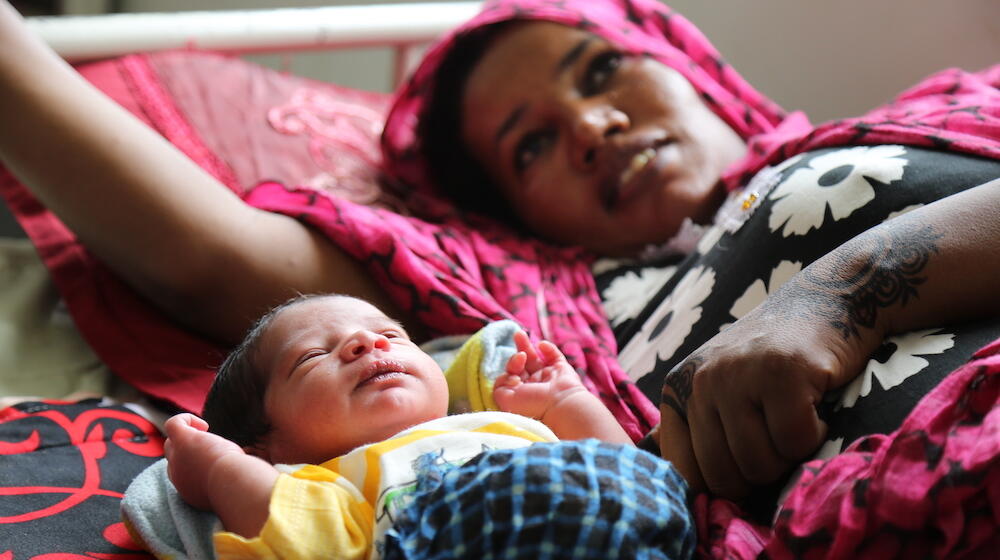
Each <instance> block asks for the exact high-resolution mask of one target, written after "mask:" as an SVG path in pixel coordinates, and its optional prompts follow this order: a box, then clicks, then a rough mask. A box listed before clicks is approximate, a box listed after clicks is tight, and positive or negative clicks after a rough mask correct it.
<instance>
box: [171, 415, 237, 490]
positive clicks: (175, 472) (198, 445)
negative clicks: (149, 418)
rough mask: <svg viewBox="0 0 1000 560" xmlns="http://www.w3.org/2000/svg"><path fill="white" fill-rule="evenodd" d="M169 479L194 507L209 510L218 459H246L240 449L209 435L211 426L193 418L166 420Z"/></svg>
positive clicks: (178, 417) (229, 442)
mask: <svg viewBox="0 0 1000 560" xmlns="http://www.w3.org/2000/svg"><path fill="white" fill-rule="evenodd" d="M166 429H167V441H166V443H165V444H164V454H165V455H166V457H167V475H168V476H169V477H170V481H171V482H173V483H174V486H175V487H176V488H177V491H178V492H179V493H180V495H181V497H182V498H184V500H185V501H186V502H188V503H189V504H191V505H192V506H194V507H196V508H199V509H204V510H210V509H212V508H211V503H210V500H209V489H208V480H209V472H210V471H211V470H212V467H213V466H214V465H215V464H216V463H217V462H218V461H219V459H221V458H223V457H226V456H228V455H234V454H238V455H245V454H246V453H245V452H244V451H243V449H241V448H240V446H239V445H236V444H235V443H233V442H231V441H229V440H228V439H225V438H223V437H221V436H218V435H216V434H213V433H209V432H208V423H207V422H205V421H204V420H202V419H201V418H198V417H197V416H195V415H193V414H178V415H177V416H174V417H172V418H170V419H169V420H167V423H166Z"/></svg>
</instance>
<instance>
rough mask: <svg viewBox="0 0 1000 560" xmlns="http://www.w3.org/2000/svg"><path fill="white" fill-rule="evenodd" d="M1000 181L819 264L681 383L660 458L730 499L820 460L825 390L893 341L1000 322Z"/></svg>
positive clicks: (694, 364) (674, 388) (695, 359)
mask: <svg viewBox="0 0 1000 560" xmlns="http://www.w3.org/2000/svg"><path fill="white" fill-rule="evenodd" d="M998 213H1000V180H996V181H992V182H990V183H986V184H983V185H980V186H978V187H974V188H971V189H968V190H967V191H964V192H961V193H958V194H955V195H952V196H949V197H946V198H943V199H941V200H938V201H937V202H934V203H933V204H928V205H927V206H925V207H923V208H920V209H918V210H914V211H912V212H910V213H907V214H904V215H902V216H899V217H896V218H893V219H891V220H888V221H886V222H884V223H882V224H880V225H879V226H876V227H874V228H872V229H870V230H868V231H866V232H864V233H862V234H860V235H858V236H857V237H855V238H853V239H851V240H850V241H848V242H846V243H844V244H843V245H841V246H840V247H838V248H837V249H835V250H833V251H831V252H830V253H828V254H827V255H825V256H823V257H822V258H820V259H818V260H817V261H816V262H814V263H812V264H811V265H809V266H808V267H806V268H805V269H804V270H803V271H802V272H800V273H799V274H797V275H796V276H794V277H793V278H792V279H791V280H789V281H788V282H787V283H786V284H785V285H783V286H782V287H781V288H780V289H778V290H777V291H776V292H775V293H774V294H772V295H771V296H770V297H768V299H767V300H765V301H764V303H763V304H761V306H759V307H758V308H757V309H755V310H753V311H752V312H750V313H748V314H747V315H745V316H744V317H743V318H741V319H740V320H739V321H737V322H736V323H734V324H733V325H732V326H730V327H729V328H727V329H725V330H724V331H722V332H720V333H719V334H718V335H716V336H715V337H713V338H712V339H710V340H709V341H708V342H706V343H705V344H704V345H702V346H701V347H700V348H698V349H697V350H695V351H694V352H693V353H692V354H691V355H690V356H689V357H688V358H687V359H686V360H685V361H684V362H683V363H681V365H680V366H678V368H677V369H676V370H674V371H672V372H670V373H669V374H668V375H667V378H666V382H665V386H664V389H663V400H662V404H661V405H660V410H661V413H662V418H661V421H660V430H659V432H660V433H659V437H660V449H661V453H662V455H663V457H664V458H666V459H668V460H671V461H673V462H674V463H675V465H676V466H677V468H678V470H679V471H680V472H681V474H683V475H684V477H685V478H687V480H688V482H689V483H690V485H691V487H692V488H693V489H694V490H705V489H708V490H710V491H712V492H714V493H716V494H718V495H721V496H724V497H729V498H740V497H742V496H745V495H746V494H747V492H748V491H749V489H750V488H751V486H753V485H757V484H764V483H767V482H771V481H773V480H775V479H777V478H778V477H779V476H781V475H782V474H783V473H785V472H786V471H787V470H788V469H789V468H791V467H792V466H794V465H795V464H797V463H799V462H800V461H801V460H802V459H803V458H805V457H806V456H807V455H809V454H810V453H812V452H813V451H814V450H815V449H816V447H817V446H818V445H819V444H820V443H821V442H822V441H823V439H824V436H825V432H826V426H824V424H823V422H822V421H821V420H820V419H819V418H818V416H817V414H816V404H817V403H818V402H819V401H820V399H821V397H822V395H823V393H824V392H825V391H828V390H830V389H834V388H836V387H839V386H841V385H843V384H845V383H847V382H848V381H850V380H852V379H854V377H856V376H857V375H858V374H860V372H861V369H862V367H863V366H864V364H865V362H866V361H867V359H868V357H869V356H870V355H871V353H872V352H874V351H875V349H876V348H878V346H879V345H880V344H881V343H882V341H883V339H884V337H885V336H886V335H889V334H895V333H900V332H907V331H910V330H913V329H917V328H927V327H930V326H936V325H943V324H947V323H949V322H952V321H956V320H968V319H973V318H977V317H988V316H991V315H992V316H996V314H997V313H1000V300H998V298H997V297H996V278H997V277H998V276H1000V252H998V251H997V250H996V247H997V244H998V243H1000V220H997V215H998Z"/></svg>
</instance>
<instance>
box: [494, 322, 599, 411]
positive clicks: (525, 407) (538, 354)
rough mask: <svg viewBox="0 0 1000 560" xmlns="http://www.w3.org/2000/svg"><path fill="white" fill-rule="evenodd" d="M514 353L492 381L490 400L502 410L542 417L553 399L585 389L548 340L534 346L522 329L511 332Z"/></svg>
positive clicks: (551, 404) (571, 368) (553, 401)
mask: <svg viewBox="0 0 1000 560" xmlns="http://www.w3.org/2000/svg"><path fill="white" fill-rule="evenodd" d="M514 343H515V344H516V345H517V350H518V351H517V353H515V354H514V355H513V356H511V357H510V360H508V362H507V371H506V373H504V374H502V375H501V376H500V377H498V378H497V379H496V381H495V382H494V383H493V400H495V401H496V403H497V406H499V407H500V410H502V411H504V412H512V413H514V414H520V415H522V416H529V417H531V418H536V419H539V420H542V419H543V418H544V417H545V413H546V412H547V411H548V410H549V409H550V408H552V407H553V406H554V405H555V404H556V403H558V402H560V401H562V400H563V399H565V398H566V397H568V396H569V395H572V394H575V393H577V392H580V391H583V392H586V391H587V389H586V388H585V387H584V386H583V383H582V382H581V381H580V376H579V374H577V373H576V370H574V369H573V366H571V365H569V362H567V361H566V357H565V356H563V354H562V352H560V351H559V349H558V348H556V346H555V345H554V344H552V343H551V342H549V341H547V340H543V341H542V342H540V343H539V344H538V349H537V350H536V349H535V346H534V345H533V344H532V343H531V341H530V340H529V339H528V335H526V334H525V333H524V332H523V331H518V332H517V333H515V334H514Z"/></svg>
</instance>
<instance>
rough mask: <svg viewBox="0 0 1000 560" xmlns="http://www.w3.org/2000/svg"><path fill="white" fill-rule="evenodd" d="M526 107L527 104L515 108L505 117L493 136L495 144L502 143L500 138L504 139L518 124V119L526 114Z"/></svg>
mask: <svg viewBox="0 0 1000 560" xmlns="http://www.w3.org/2000/svg"><path fill="white" fill-rule="evenodd" d="M526 108H527V105H521V106H520V107H518V108H517V109H514V110H513V111H512V112H511V114H510V115H509V116H508V117H507V118H506V119H504V121H503V124H501V125H500V128H498V129H497V133H496V135H494V136H493V144H494V146H499V145H500V140H502V139H503V137H504V135H505V134H507V133H508V132H510V131H511V129H512V128H514V125H515V124H517V121H518V120H519V119H520V118H521V115H522V114H524V110H525V109H526Z"/></svg>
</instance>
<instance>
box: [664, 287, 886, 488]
mask: <svg viewBox="0 0 1000 560" xmlns="http://www.w3.org/2000/svg"><path fill="white" fill-rule="evenodd" d="M770 303H771V305H770V306H762V307H760V308H758V309H757V310H755V311H754V312H751V313H750V314H748V315H747V316H745V317H744V318H743V319H741V320H740V321H737V322H736V323H735V324H733V325H732V326H730V327H729V328H727V329H725V330H724V331H722V332H721V333H719V334H718V335H717V336H715V337H714V338H712V339H711V340H709V341H708V342H707V343H705V344H704V345H703V346H702V347H701V348H699V349H698V350H696V351H695V352H694V353H693V354H692V355H691V356H689V357H688V358H687V359H686V360H685V361H684V362H682V363H681V365H680V366H679V367H678V368H677V369H675V370H674V371H672V372H671V373H670V374H668V376H667V379H666V383H665V385H664V389H663V400H662V404H661V406H660V410H661V414H662V418H661V422H660V448H661V452H662V455H663V457H664V458H666V459H668V460H670V461H673V462H674V464H675V466H676V467H677V468H678V470H679V471H680V472H681V474H682V475H684V477H685V478H686V479H687V480H688V482H689V484H690V485H691V487H692V488H693V489H695V490H701V489H705V488H706V487H707V489H708V490H710V491H711V492H713V493H715V494H717V495H720V496H724V497H728V498H733V499H738V498H741V497H743V496H745V495H746V494H747V493H748V492H749V491H750V489H751V487H752V486H755V485H762V484H767V483H769V482H772V481H774V480H776V479H777V478H779V477H780V476H781V475H783V474H784V473H786V472H787V471H788V470H789V469H790V468H791V467H792V466H794V465H795V464H797V463H798V462H799V461H801V460H802V459H803V458H805V457H807V456H808V455H809V454H810V453H812V452H813V451H815V449H816V448H817V447H818V446H819V445H820V444H821V443H822V442H823V439H824V438H825V436H826V425H825V424H824V423H823V421H822V420H820V418H819V416H818V415H817V412H816V405H817V404H818V403H819V402H820V400H821V399H822V397H823V394H824V393H825V392H826V391H828V390H830V389H834V388H836V387H839V386H840V385H843V384H845V383H847V382H848V381H850V380H851V379H853V378H854V377H855V376H856V375H857V373H858V371H860V368H861V365H862V364H863V363H864V358H865V357H866V356H867V354H868V352H867V348H868V346H870V345H871V344H877V342H875V341H874V339H875V338H878V339H879V340H881V337H880V336H876V335H873V336H872V337H871V338H872V339H873V340H872V342H871V343H869V344H868V345H859V344H857V343H854V341H852V340H845V339H844V337H843V336H841V334H840V333H839V332H837V331H836V330H835V329H833V328H832V327H828V326H826V325H824V324H823V323H822V322H821V321H817V320H816V319H807V318H803V317H798V316H795V315H794V314H792V316H790V317H789V316H787V315H783V314H782V313H780V312H778V310H777V309H776V308H778V307H780V306H779V305H776V304H775V303H776V302H774V301H772V302H770Z"/></svg>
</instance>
